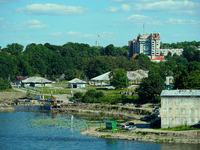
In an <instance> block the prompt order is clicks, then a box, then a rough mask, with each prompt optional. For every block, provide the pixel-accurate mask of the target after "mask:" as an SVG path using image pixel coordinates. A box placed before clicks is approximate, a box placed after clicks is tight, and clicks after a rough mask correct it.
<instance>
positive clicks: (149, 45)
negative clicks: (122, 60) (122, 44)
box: [129, 33, 160, 57]
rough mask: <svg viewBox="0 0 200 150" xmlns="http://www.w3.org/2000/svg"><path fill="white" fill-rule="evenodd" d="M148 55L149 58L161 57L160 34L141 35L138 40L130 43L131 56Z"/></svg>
mask: <svg viewBox="0 0 200 150" xmlns="http://www.w3.org/2000/svg"><path fill="white" fill-rule="evenodd" d="M141 53H143V54H146V55H148V56H159V55H160V34H159V33H154V34H143V35H141V34H139V35H138V37H137V39H134V40H133V41H129V56H130V57H133V55H134V54H141Z"/></svg>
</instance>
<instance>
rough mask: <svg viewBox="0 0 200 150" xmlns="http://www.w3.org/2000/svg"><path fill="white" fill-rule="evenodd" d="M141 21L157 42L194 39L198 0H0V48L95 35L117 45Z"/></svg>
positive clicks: (139, 29)
mask: <svg viewBox="0 0 200 150" xmlns="http://www.w3.org/2000/svg"><path fill="white" fill-rule="evenodd" d="M143 23H145V33H155V32H156V33H157V32H158V33H160V36H161V41H162V42H163V43H173V42H175V43H176V42H182V41H193V40H195V41H200V34H199V33H200V1H199V0H177V1H176V0H159V1H156V0H42V1H41V0H0V46H1V47H2V48H4V47H6V45H7V44H11V43H19V44H22V45H24V46H26V45H28V44H31V43H36V44H40V43H41V44H45V43H47V42H48V43H50V44H54V45H63V44H65V43H67V42H78V43H85V44H89V45H90V46H94V45H95V44H96V41H99V45H100V46H103V47H106V46H107V45H109V44H113V45H114V46H116V47H117V46H119V47H122V46H124V45H128V41H130V40H133V39H135V38H136V37H137V35H138V34H139V33H143ZM98 35H99V36H100V38H99V40H98Z"/></svg>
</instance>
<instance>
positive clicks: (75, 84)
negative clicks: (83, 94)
mask: <svg viewBox="0 0 200 150" xmlns="http://www.w3.org/2000/svg"><path fill="white" fill-rule="evenodd" d="M85 84H86V82H85V81H83V80H80V79H78V78H75V79H72V80H71V81H68V88H84V87H85Z"/></svg>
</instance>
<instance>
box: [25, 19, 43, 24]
mask: <svg viewBox="0 0 200 150" xmlns="http://www.w3.org/2000/svg"><path fill="white" fill-rule="evenodd" d="M24 24H41V22H40V21H38V20H28V21H25V22H24Z"/></svg>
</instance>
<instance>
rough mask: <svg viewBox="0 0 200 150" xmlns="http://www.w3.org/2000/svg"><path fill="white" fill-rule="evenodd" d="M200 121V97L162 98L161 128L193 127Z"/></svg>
mask: <svg viewBox="0 0 200 150" xmlns="http://www.w3.org/2000/svg"><path fill="white" fill-rule="evenodd" d="M199 120H200V97H191V96H190V97H189V96H188V97H175V96H174V97H161V127H162V128H168V127H176V126H178V125H193V124H195V123H197V122H199Z"/></svg>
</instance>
